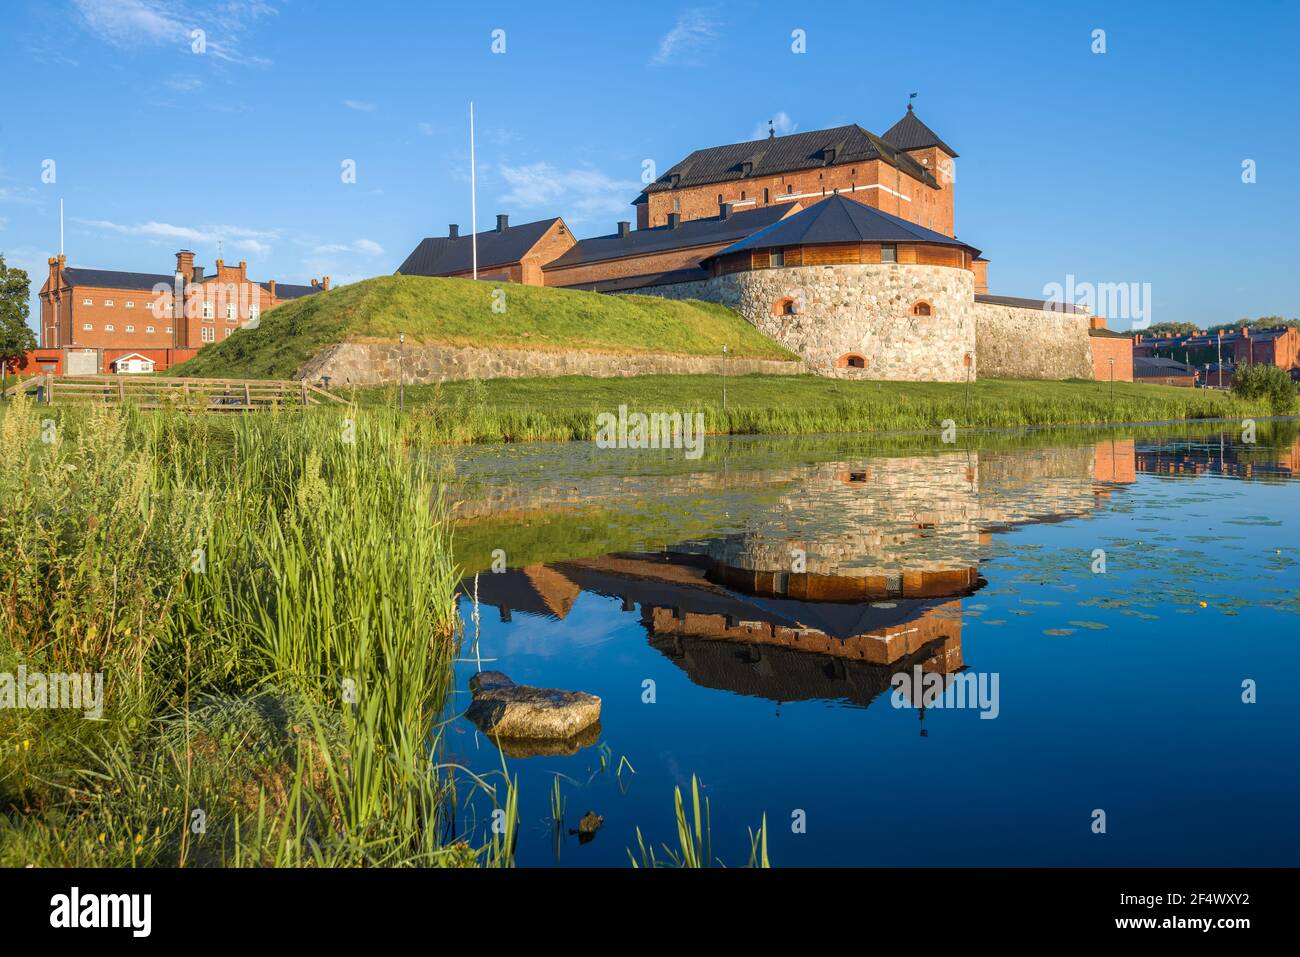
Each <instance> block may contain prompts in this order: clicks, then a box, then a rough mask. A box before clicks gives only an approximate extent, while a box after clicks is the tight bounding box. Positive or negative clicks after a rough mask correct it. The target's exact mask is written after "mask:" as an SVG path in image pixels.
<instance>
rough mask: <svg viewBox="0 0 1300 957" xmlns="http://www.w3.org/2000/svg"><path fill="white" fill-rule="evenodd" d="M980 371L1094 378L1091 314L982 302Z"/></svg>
mask: <svg viewBox="0 0 1300 957" xmlns="http://www.w3.org/2000/svg"><path fill="white" fill-rule="evenodd" d="M974 313H975V351H976V353H977V354H978V355H979V363H980V373H981V374H982V375H985V376H988V377H993V378H999V379H1091V378H1092V377H1093V368H1092V346H1091V345H1090V343H1089V337H1088V327H1089V318H1088V314H1087V313H1083V312H1077V313H1070V312H1052V311H1049V310H1046V309H1025V308H1022V307H1019V306H1002V305H995V304H993V303H987V302H977V303H975V305H974Z"/></svg>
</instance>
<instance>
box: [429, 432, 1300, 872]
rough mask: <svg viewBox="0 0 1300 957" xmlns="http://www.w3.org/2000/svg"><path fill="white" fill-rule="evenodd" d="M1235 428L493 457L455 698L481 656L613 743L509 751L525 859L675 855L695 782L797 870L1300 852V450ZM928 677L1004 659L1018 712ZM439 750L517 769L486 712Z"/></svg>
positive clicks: (470, 561) (741, 843)
mask: <svg viewBox="0 0 1300 957" xmlns="http://www.w3.org/2000/svg"><path fill="white" fill-rule="evenodd" d="M1234 438H1235V436H1234V435H1233V434H1225V435H1219V434H1217V433H1213V434H1211V433H1207V432H1204V431H1202V432H1201V433H1199V434H1195V435H1185V436H1174V437H1168V436H1166V437H1162V438H1158V439H1144V438H1138V439H1137V440H1136V441H1134V440H1133V439H1127V440H1111V439H1106V440H1098V441H1090V440H1088V439H1087V438H1086V436H1082V437H1072V438H1071V439H1070V442H1069V444H1068V445H1062V446H1058V447H1032V448H1023V449H1018V450H1017V449H1002V450H995V449H979V448H969V449H961V450H959V451H941V450H930V451H906V450H903V451H898V450H895V451H889V452H872V451H870V450H869V449H865V448H853V447H850V446H846V445H845V443H844V440H842V439H832V438H828V439H824V440H807V439H803V440H789V441H788V442H787V443H783V442H782V441H780V440H762V441H756V440H734V442H732V443H731V444H728V443H727V440H721V439H719V440H717V441H716V442H715V443H714V445H713V447H712V449H711V452H712V453H713V454H711V455H710V456H708V457H706V461H702V462H697V463H686V462H681V461H679V460H678V461H675V460H673V459H671V458H670V457H668V456H666V455H663V454H661V453H622V454H621V456H620V457H618V458H617V459H605V458H599V457H597V456H596V455H595V453H594V452H593V450H592V449H591V448H590V447H588V446H585V445H584V446H533V447H511V448H508V449H491V450H473V451H471V452H467V453H465V454H464V455H463V456H462V458H461V460H460V461H459V462H458V469H459V472H460V474H461V476H462V478H463V479H464V480H465V488H466V501H465V504H464V505H463V506H462V516H463V521H462V525H461V531H460V533H459V537H460V541H461V547H462V552H461V554H460V560H461V561H462V562H463V563H464V564H466V566H467V567H469V568H470V570H471V571H478V572H479V575H478V586H477V587H478V594H479V616H478V618H479V621H478V624H477V626H476V625H475V623H474V621H473V617H474V607H473V602H472V600H471V599H470V597H468V596H467V597H464V598H462V600H461V612H462V614H463V616H464V617H465V620H466V622H467V623H468V626H467V638H466V642H465V648H464V650H463V652H462V655H463V659H464V660H462V663H461V664H460V666H459V667H458V674H457V687H458V689H460V692H459V695H460V696H459V698H458V701H457V706H458V708H459V709H460V710H463V708H464V706H465V705H466V704H468V701H469V696H468V692H467V691H466V690H465V689H466V683H467V681H468V678H469V676H470V675H472V674H473V673H474V671H475V670H477V668H478V664H477V661H476V660H475V659H476V657H481V659H483V662H484V663H483V667H484V668H491V669H497V670H501V671H504V672H506V673H507V674H508V675H510V676H511V677H512V678H513V679H514V680H515V681H517V682H520V683H526V684H533V685H540V686H544V687H557V688H565V689H574V690H583V691H588V692H591V693H593V694H596V695H599V696H600V697H601V699H602V701H603V710H602V718H601V727H600V732H599V741H598V743H595V744H591V745H589V746H586V747H583V748H581V749H580V750H578V751H577V753H575V754H572V755H555V756H532V757H506V758H505V759H504V760H505V763H506V766H507V767H508V769H509V773H510V774H511V775H512V776H515V775H517V777H518V782H519V787H520V809H521V813H520V817H521V828H520V832H519V839H518V840H519V845H518V860H519V862H520V863H522V864H525V865H542V866H545V865H554V864H556V863H557V856H558V863H559V864H561V865H563V866H588V865H625V864H627V863H628V849H629V848H630V849H633V850H634V851H635V850H636V848H637V837H636V828H637V827H640V829H641V833H642V834H643V835H644V837H645V839H646V841H647V843H652V844H653V845H654V846H655V847H656V848H658V847H659V845H660V844H661V843H665V842H666V843H668V844H669V845H670V846H673V847H675V846H676V832H675V820H674V813H673V788H674V787H675V786H681V787H682V788H683V790H684V792H685V794H686V800H687V804H688V809H689V801H690V791H689V786H690V780H691V776H692V775H693V774H694V775H697V776H698V778H699V780H700V782H701V784H702V786H703V791H702V793H703V795H704V796H707V798H708V800H709V804H710V810H711V817H712V827H711V834H712V842H713V852H714V854H715V856H716V857H718V858H720V859H721V860H722V861H724V862H725V863H727V864H731V865H740V864H744V863H745V862H746V860H747V858H748V855H749V851H750V841H749V837H748V835H747V829H748V828H756V827H757V826H758V824H759V822H760V821H761V820H762V818H763V816H764V815H766V818H767V823H768V846H769V854H770V857H771V859H772V862H773V864H775V865H778V866H780V865H876V864H879V865H894V866H900V865H903V866H906V865H1296V864H1298V863H1300V823H1298V821H1297V816H1296V814H1295V809H1296V806H1297V797H1300V760H1298V758H1300V745H1298V744H1297V729H1298V728H1300V703H1298V702H1297V696H1296V678H1297V674H1298V673H1300V648H1298V645H1297V635H1298V630H1297V623H1298V622H1300V616H1298V613H1300V565H1298V564H1297V562H1298V560H1300V484H1297V483H1296V482H1294V481H1293V480H1292V479H1293V475H1292V469H1293V468H1300V442H1297V441H1296V440H1295V439H1294V438H1291V437H1289V433H1287V432H1286V431H1285V427H1283V428H1282V429H1281V430H1280V431H1279V433H1278V434H1276V435H1273V436H1271V438H1267V439H1266V438H1263V437H1262V438H1261V444H1256V445H1252V446H1241V445H1235V444H1234V441H1233V440H1234ZM609 454H610V453H607V452H602V453H601V455H609ZM495 548H500V549H501V550H502V551H503V552H504V554H505V557H506V562H507V564H508V565H509V567H510V570H509V571H507V572H505V573H503V574H493V573H492V572H491V571H490V570H489V568H488V565H489V563H490V561H491V551H492V549H495ZM1098 550H1101V551H1100V552H1099V551H1098ZM796 552H801V553H802V554H803V560H802V563H801V564H800V563H798V562H797V561H796V555H795V553H796ZM1102 553H1104V555H1103V554H1102ZM1098 556H1101V558H1102V559H1103V560H1104V571H1103V570H1101V568H1100V566H1099V565H1098ZM465 587H466V589H467V591H468V592H470V593H472V592H473V590H474V587H475V586H474V583H473V580H472V578H471V579H468V580H467V582H466V586H465ZM1202 603H1204V606H1202ZM503 618H508V619H509V620H503ZM476 634H477V643H476V641H475V636H476ZM913 667H920V668H921V669H922V672H923V673H932V674H935V675H938V676H944V675H947V676H949V680H950V681H951V680H952V677H951V676H956V675H970V676H972V677H973V678H974V679H975V680H980V678H981V676H982V678H983V680H985V681H986V688H988V687H989V685H988V684H987V682H989V681H991V680H992V676H994V675H996V676H997V698H996V705H997V716H996V717H995V718H991V719H989V718H981V717H980V714H981V711H980V710H979V709H978V708H967V709H956V708H940V707H927V708H925V709H924V711H923V712H922V711H921V710H919V709H917V708H915V707H910V706H909V707H896V706H895V703H894V700H893V699H894V698H895V697H896V696H895V695H894V694H893V693H892V692H891V690H890V681H891V677H892V675H894V674H896V673H898V672H900V671H906V672H907V673H909V674H914V673H915V672H913V671H912V668H913ZM936 680H939V679H936ZM963 680H964V679H963ZM1247 680H1250V681H1253V682H1255V683H1256V685H1257V690H1256V694H1257V701H1256V703H1253V704H1247V703H1243V701H1242V695H1243V682H1244V681H1247ZM647 681H650V682H653V689H654V701H653V703H647V702H646V701H645V700H643V699H644V698H645V697H646V691H645V689H646V687H647V685H646V682H647ZM985 710H986V711H990V710H991V709H985ZM922 715H923V716H922ZM445 740H446V742H447V745H448V750H449V752H450V754H449V756H448V759H449V760H457V761H460V762H462V763H464V764H466V765H467V766H469V767H471V768H473V769H475V770H476V771H480V772H490V771H492V770H493V769H496V770H498V771H499V770H500V768H501V765H502V755H501V753H500V751H498V748H497V747H496V745H494V744H493V743H492V742H491V741H490V740H489V739H487V738H486V737H485V736H484V735H482V734H481V733H479V732H478V731H477V729H476V728H475V727H474V726H473V725H472V724H471V723H470V722H469V721H468V720H466V719H465V718H463V717H456V718H453V719H451V720H450V722H449V724H448V726H447V733H446V735H445ZM623 758H626V761H627V762H630V766H631V768H634V769H635V772H634V773H633V772H632V771H631V770H630V769H629V767H628V766H627V765H626V764H624V765H623V768H622V773H621V774H616V769H617V768H618V766H619V765H620V763H621V759H623ZM557 777H558V779H559V781H560V787H561V793H562V795H563V797H564V800H565V803H566V821H565V829H566V830H567V828H575V827H576V826H577V821H578V819H579V818H580V817H581V816H582V815H583V814H584V813H585V812H586V811H588V810H594V811H596V812H597V813H599V814H601V815H603V817H604V820H605V823H604V827H603V828H602V829H601V830H600V831H599V833H598V834H597V836H596V838H595V839H594V840H593V841H591V842H589V843H585V844H583V843H580V842H579V840H578V838H577V836H574V835H569V834H567V833H565V834H562V836H561V839H560V841H559V842H558V851H557V842H556V839H555V834H554V829H553V826H552V822H551V810H550V807H551V797H552V790H553V785H554V781H555V780H556V778H557ZM496 780H497V781H498V783H499V780H500V779H499V777H498V778H496ZM1098 809H1100V810H1102V811H1104V813H1105V826H1106V832H1105V833H1104V834H1096V833H1093V829H1092V825H1093V814H1094V811H1095V810H1098ZM490 811H491V803H490V802H489V801H487V800H486V799H485V798H484V797H483V796H482V795H478V796H477V797H475V798H473V799H472V800H471V801H470V804H469V807H468V808H467V810H466V814H465V818H464V820H463V822H462V823H463V826H464V827H466V828H467V829H474V830H476V833H477V835H478V836H479V837H480V838H481V837H482V835H483V829H484V827H485V819H486V815H488V814H490ZM799 819H802V820H803V821H805V822H806V827H805V829H804V832H803V833H796V832H795V829H794V827H793V826H792V825H793V824H794V823H795V822H796V821H797V820H799ZM637 853H638V857H639V852H637ZM661 856H662V855H661Z"/></svg>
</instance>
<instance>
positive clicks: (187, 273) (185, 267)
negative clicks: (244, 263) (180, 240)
mask: <svg viewBox="0 0 1300 957" xmlns="http://www.w3.org/2000/svg"><path fill="white" fill-rule="evenodd" d="M217 268H221V260H220V259H218V260H217ZM176 271H177V272H178V273H180V274H181V276H183V277H184V278H185V279H186V280H187V281H188V280H189V278H190V277H191V276H193V275H194V253H192V252H190V251H189V250H188V249H182V250H181V251H180V252H178V253H177V254H176Z"/></svg>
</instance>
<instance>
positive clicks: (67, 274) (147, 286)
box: [63, 266, 321, 299]
mask: <svg viewBox="0 0 1300 957" xmlns="http://www.w3.org/2000/svg"><path fill="white" fill-rule="evenodd" d="M63 278H64V281H65V282H66V283H67V284H68V285H69V286H94V287H97V288H102V289H139V290H141V291H145V290H148V291H152V290H153V288H154V287H155V286H158V285H163V286H166V287H167V288H168V289H170V288H171V287H172V285H173V283H175V282H176V277H175V276H174V275H172V274H170V273H151V272H120V271H118V270H116V269H82V268H80V267H76V266H74V267H72V268H70V269H64V270H63ZM216 279H217V277H216V276H206V277H204V279H203V282H215V281H216ZM258 285H259V286H261V287H262V288H263V289H265V290H266V291H267V292H270V291H271V286H270V284H269V283H265V282H261V283H258ZM320 291H321V287H320V286H294V285H290V284H288V283H276V286H275V297H276V298H277V299H299V298H301V297H302V296H310V295H311V294H312V293H314V292H320Z"/></svg>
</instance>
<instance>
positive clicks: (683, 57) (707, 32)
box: [650, 10, 721, 66]
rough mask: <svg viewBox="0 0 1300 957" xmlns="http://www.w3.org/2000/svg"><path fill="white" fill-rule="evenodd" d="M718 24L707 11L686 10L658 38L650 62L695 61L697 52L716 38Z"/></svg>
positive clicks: (657, 63)
mask: <svg viewBox="0 0 1300 957" xmlns="http://www.w3.org/2000/svg"><path fill="white" fill-rule="evenodd" d="M719 26H721V24H720V23H719V22H718V21H717V20H716V19H714V18H713V16H712V15H711V14H710V13H709V12H708V11H706V10H687V11H686V12H685V13H683V14H682V15H681V16H679V17H678V18H677V22H676V23H675V24H673V28H672V29H671V30H669V31H668V32H667V33H665V34H664V35H663V37H662V38H661V39H660V40H659V49H658V50H656V51H655V55H654V56H653V57H651V58H650V62H651V63H652V64H655V65H658V66H662V65H663V64H665V63H671V62H673V61H677V62H680V63H692V62H695V61H696V60H697V58H698V55H699V53H700V52H701V51H702V50H703V49H704V48H705V47H707V46H708V45H709V44H710V43H712V42H713V41H714V40H715V39H717V37H718V28H719Z"/></svg>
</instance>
